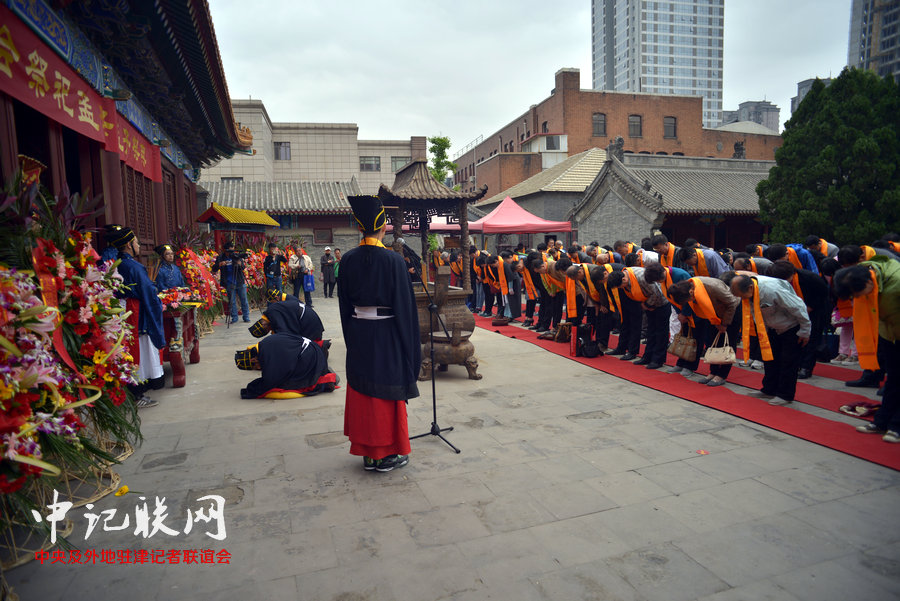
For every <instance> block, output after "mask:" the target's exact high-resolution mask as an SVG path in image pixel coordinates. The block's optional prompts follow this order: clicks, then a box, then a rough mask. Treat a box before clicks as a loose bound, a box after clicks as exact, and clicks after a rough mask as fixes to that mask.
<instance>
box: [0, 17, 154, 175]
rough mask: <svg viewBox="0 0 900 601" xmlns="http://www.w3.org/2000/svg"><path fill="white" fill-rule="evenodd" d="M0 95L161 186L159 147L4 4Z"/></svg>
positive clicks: (0, 26)
mask: <svg viewBox="0 0 900 601" xmlns="http://www.w3.org/2000/svg"><path fill="white" fill-rule="evenodd" d="M0 92H3V93H5V94H8V95H10V96H12V97H13V98H15V99H16V100H19V101H20V102H23V103H25V104H27V105H28V106H30V107H31V108H33V109H35V110H37V111H39V112H41V113H43V114H44V115H46V116H47V117H49V118H51V119H53V120H54V121H56V122H58V123H60V124H61V125H64V126H66V127H68V128H69V129H71V130H74V131H76V132H78V133H79V134H81V135H83V136H85V137H88V138H90V139H92V140H96V141H97V142H101V143H102V144H103V145H104V148H105V149H106V150H108V151H110V152H116V153H118V154H119V156H120V158H121V160H123V161H125V164H127V165H128V166H129V167H131V168H133V169H135V170H136V171H139V172H141V173H143V174H144V175H145V176H146V177H148V178H150V179H151V180H153V181H155V182H161V181H162V164H161V161H160V153H159V147H157V146H156V145H154V144H152V143H151V142H150V141H149V140H148V139H147V138H146V137H144V136H143V134H141V133H140V132H139V131H138V130H137V128H135V127H134V126H133V125H131V124H130V123H129V122H128V121H127V120H126V119H125V118H124V117H122V116H121V115H120V114H119V113H118V112H117V111H116V103H115V101H114V100H112V99H109V98H104V97H103V96H101V95H100V94H98V93H97V91H96V90H94V89H93V88H92V87H91V86H90V85H89V84H88V83H87V82H86V81H84V80H83V79H82V78H81V76H80V75H78V73H77V72H76V71H75V70H74V69H73V68H72V67H70V66H69V65H68V64H67V63H66V62H65V61H64V60H63V59H61V58H60V57H59V56H58V55H57V54H56V53H55V52H53V50H51V49H50V48H49V47H48V46H47V45H46V44H44V43H43V42H42V41H41V40H40V38H38V37H37V35H36V34H34V32H32V31H31V30H30V29H29V28H28V26H27V25H25V24H24V23H23V22H22V21H21V20H20V19H19V18H18V17H16V16H15V15H14V14H13V13H12V12H11V11H10V10H9V9H8V8H6V7H5V6H3V5H2V4H0Z"/></svg>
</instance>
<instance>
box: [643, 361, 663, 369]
mask: <svg viewBox="0 0 900 601" xmlns="http://www.w3.org/2000/svg"><path fill="white" fill-rule="evenodd" d="M660 367H662V364H661V363H655V362H650V363H648V364H647V367H646V368H645V369H659V368H660Z"/></svg>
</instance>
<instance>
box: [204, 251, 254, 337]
mask: <svg viewBox="0 0 900 601" xmlns="http://www.w3.org/2000/svg"><path fill="white" fill-rule="evenodd" d="M247 256H248V255H247V253H245V252H235V250H234V242H232V241H231V240H229V241H227V242H226V243H225V244H224V246H223V247H222V253H221V254H220V255H219V256H218V257H216V260H215V262H214V263H213V267H212V271H213V273H215V272H217V271H218V272H219V284H220V285H221V286H222V287H223V288H225V290H226V292H227V293H228V310H229V311H230V312H231V321H230V322H229V323H237V318H238V314H237V309H238V308H237V303H238V300H240V302H241V314H242V315H243V316H244V322H245V323H249V322H250V305H249V303H248V302H247V279H246V278H245V277H244V261H245V260H246V259H247ZM235 296H237V298H235Z"/></svg>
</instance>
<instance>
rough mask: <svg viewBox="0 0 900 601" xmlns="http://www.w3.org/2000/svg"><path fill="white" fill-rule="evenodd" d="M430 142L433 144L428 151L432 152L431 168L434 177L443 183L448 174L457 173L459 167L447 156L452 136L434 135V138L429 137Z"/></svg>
mask: <svg viewBox="0 0 900 601" xmlns="http://www.w3.org/2000/svg"><path fill="white" fill-rule="evenodd" d="M428 142H429V143H430V144H431V146H429V147H428V152H430V153H431V167H429V170H430V171H431V175H433V176H434V179H436V180H437V181H439V182H441V183H442V184H443V183H444V180H445V179H447V175H448V174H450V173H456V168H457V165H456V163H454V162H453V161H451V160H450V159H448V158H447V151H448V150H449V149H450V138H448V137H447V136H434V137H433V138H428Z"/></svg>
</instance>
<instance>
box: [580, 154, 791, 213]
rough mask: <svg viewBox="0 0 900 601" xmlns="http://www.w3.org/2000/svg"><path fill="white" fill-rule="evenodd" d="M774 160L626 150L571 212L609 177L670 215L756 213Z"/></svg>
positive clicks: (647, 203) (656, 208)
mask: <svg viewBox="0 0 900 601" xmlns="http://www.w3.org/2000/svg"><path fill="white" fill-rule="evenodd" d="M774 165H775V161H754V160H745V159H710V158H699V157H681V156H657V155H641V154H627V155H625V162H624V163H622V162H619V160H618V159H612V158H611V159H610V160H609V161H607V163H606V165H605V166H604V168H603V170H602V171H601V172H600V173H598V174H597V177H596V179H595V180H594V182H593V183H592V184H591V185H590V186H589V187H588V188H587V190H585V193H584V197H583V198H582V200H581V202H580V203H578V205H576V206H575V207H574V208H573V209H572V212H576V211H578V210H580V209H581V207H582V206H583V205H584V204H585V203H587V202H588V201H589V200H590V198H591V197H592V195H593V194H594V193H595V192H596V189H597V188H598V187H599V186H601V185H602V182H603V181H604V179H606V178H607V177H612V178H614V179H616V180H617V181H619V182H620V183H622V184H623V185H624V186H625V188H626V189H628V190H629V192H630V193H631V195H632V196H633V197H634V198H635V199H637V200H638V201H640V202H641V203H643V204H644V205H646V206H648V207H650V208H651V209H653V210H654V211H657V212H658V213H665V214H669V215H703V214H710V213H712V214H719V215H756V214H758V213H759V197H758V196H757V194H756V186H757V184H759V182H761V181H762V180H764V179H766V178H768V177H769V170H770V169H771V168H772V167H773V166H774Z"/></svg>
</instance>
